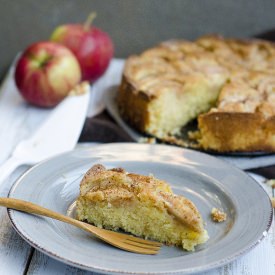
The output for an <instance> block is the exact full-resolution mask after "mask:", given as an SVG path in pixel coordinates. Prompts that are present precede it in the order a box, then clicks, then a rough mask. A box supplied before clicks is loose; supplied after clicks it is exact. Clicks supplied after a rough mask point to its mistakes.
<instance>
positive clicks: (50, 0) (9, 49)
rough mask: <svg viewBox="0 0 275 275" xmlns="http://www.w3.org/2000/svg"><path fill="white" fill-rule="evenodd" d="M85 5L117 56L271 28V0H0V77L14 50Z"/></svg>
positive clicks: (77, 16)
mask: <svg viewBox="0 0 275 275" xmlns="http://www.w3.org/2000/svg"><path fill="white" fill-rule="evenodd" d="M91 11H96V12H97V15H98V16H97V18H96V20H95V23H94V24H95V25H96V26H98V27H100V28H102V29H103V30H105V31H106V32H108V33H109V34H110V36H111V38H112V39H113V41H114V44H115V56H117V57H127V56H128V55H129V54H132V53H138V52H140V51H142V50H143V49H145V48H146V47H149V46H152V45H154V44H156V43H158V42H160V41H162V40H165V39H170V38H187V39H194V38H196V37H198V36H200V35H203V34H206V33H221V34H223V35H226V36H235V37H247V36H251V35H253V34H255V33H259V32H262V31H265V30H268V29H271V28H273V27H274V28H275V1H274V0H238V1H237V0H235V1H234V0H44V1H43V0H0V20H1V21H0V79H2V78H3V76H4V73H5V71H6V70H7V68H8V66H9V64H10V63H11V62H12V60H13V58H14V56H15V55H16V53H17V52H18V51H21V50H23V49H24V48H25V47H26V46H27V45H29V44H31V43H33V42H35V41H39V40H46V39H48V38H49V36H50V34H51V33H52V31H53V29H54V28H55V27H56V26H58V25H60V24H63V23H75V22H83V21H85V18H86V17H87V15H88V14H89V13H90V12H91Z"/></svg>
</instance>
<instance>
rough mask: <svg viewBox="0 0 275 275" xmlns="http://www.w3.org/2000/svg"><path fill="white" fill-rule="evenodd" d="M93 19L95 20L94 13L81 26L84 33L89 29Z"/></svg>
mask: <svg viewBox="0 0 275 275" xmlns="http://www.w3.org/2000/svg"><path fill="white" fill-rule="evenodd" d="M95 18H96V12H91V13H90V14H89V16H88V17H87V19H86V21H85V23H84V25H83V28H84V30H85V31H88V30H89V29H90V27H91V25H92V23H93V21H94V19H95Z"/></svg>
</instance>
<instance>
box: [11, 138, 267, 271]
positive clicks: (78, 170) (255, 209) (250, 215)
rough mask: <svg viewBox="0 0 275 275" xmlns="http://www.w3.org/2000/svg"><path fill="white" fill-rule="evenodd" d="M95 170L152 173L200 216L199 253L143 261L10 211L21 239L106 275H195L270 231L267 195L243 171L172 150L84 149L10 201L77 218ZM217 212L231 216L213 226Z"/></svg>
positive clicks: (165, 252)
mask: <svg viewBox="0 0 275 275" xmlns="http://www.w3.org/2000/svg"><path fill="white" fill-rule="evenodd" d="M95 163H102V164H104V165H105V166H107V167H108V168H110V167H118V166H119V167H124V168H126V169H127V170H128V171H131V172H135V173H142V174H146V175H148V174H149V173H153V174H154V175H155V176H156V177H158V178H160V179H164V180H167V181H168V182H170V183H171V185H172V188H173V190H174V192H175V193H176V194H180V195H184V196H186V197H187V198H189V199H191V200H192V201H193V202H194V203H195V204H196V205H197V207H198V208H199V210H200V212H201V213H202V216H203V218H204V220H205V222H206V228H207V230H208V233H209V235H210V239H209V241H208V242H207V243H206V244H204V245H201V246H199V247H197V249H196V251H195V252H193V253H190V252H185V251H183V250H182V249H180V248H175V247H168V246H164V247H163V248H162V249H161V251H160V253H159V254H158V255H154V256H145V255H139V254H133V253H129V252H125V251H122V250H119V249H117V248H114V247H112V246H109V245H107V244H105V243H103V242H101V241H99V240H97V239H96V238H94V237H91V236H90V235H88V233H86V232H83V231H81V230H79V229H77V228H74V227H73V226H71V225H67V224H64V223H62V222H58V221H55V220H52V219H48V218H43V217H38V216H33V215H29V214H25V213H21V212H17V211H13V210H9V216H10V219H11V221H12V223H13V225H14V227H15V229H16V230H17V232H18V233H19V234H20V235H21V236H22V237H23V238H24V239H25V240H26V241H27V242H29V243H30V244H31V245H32V246H34V247H35V248H37V249H39V250H40V251H42V252H44V253H45V254H47V255H49V256H51V257H53V258H56V259H58V260H60V261H62V262H65V263H67V264H70V265H74V266H77V267H80V268H83V269H87V270H91V271H95V272H99V273H100V272H101V273H112V274H113V273H123V274H125V273H126V274H130V273H131V274H132V273H138V274H168V273H181V274H184V273H192V272H199V271H204V270H208V269H211V268H214V267H218V266H221V265H224V264H226V263H228V262H230V261H232V260H234V259H236V258H237V257H239V256H240V255H242V254H243V253H245V252H247V251H249V250H250V249H251V248H253V247H254V246H255V245H256V244H258V243H259V242H260V241H261V240H262V239H263V238H264V236H266V234H267V231H268V229H269V227H270V224H271V221H272V207H271V204H270V200H269V197H268V195H267V194H266V192H265V191H264V190H263V188H262V187H261V186H260V185H259V184H258V183H257V182H256V181H255V180H253V179H252V178H251V177H249V176H248V175H247V174H245V173H244V172H242V171H240V170H239V169H237V168H235V167H233V166H230V165H228V164H226V163H225V162H222V161H220V160H218V159H217V158H215V157H212V156H209V155H206V154H203V153H200V152H196V151H192V150H188V149H182V148H178V147H174V146H168V145H149V144H136V143H121V144H119V143H116V144H106V145H98V146H93V147H92V148H82V149H81V148H80V149H77V150H75V151H72V152H69V153H66V154H62V155H59V156H56V157H54V158H52V159H49V160H47V161H45V162H42V163H40V164H38V165H36V166H34V167H33V168H32V169H30V170H29V171H28V172H27V173H26V174H24V175H23V176H22V177H21V178H20V179H19V180H18V181H17V182H16V183H15V184H14V186H13V187H12V189H11V191H10V195H9V196H10V197H13V198H20V199H24V200H27V201H31V202H34V203H37V204H40V205H42V206H44V207H48V208H50V209H53V210H55V211H58V212H60V213H63V214H66V213H67V214H68V215H73V213H74V204H73V203H74V201H75V199H76V197H77V195H78V190H79V182H80V179H81V177H82V176H83V174H84V173H85V172H86V171H87V170H88V169H89V168H90V167H91V166H92V165H93V164H95ZM212 207H218V208H222V209H223V210H224V211H225V212H226V213H227V215H228V218H227V220H226V221H225V222H224V223H220V224H216V223H213V222H212V221H211V219H210V216H209V214H210V211H211V209H212Z"/></svg>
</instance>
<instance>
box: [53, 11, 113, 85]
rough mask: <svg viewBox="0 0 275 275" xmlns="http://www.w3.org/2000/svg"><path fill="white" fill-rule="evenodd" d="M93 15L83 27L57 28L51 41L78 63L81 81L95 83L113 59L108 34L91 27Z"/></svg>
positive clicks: (72, 25)
mask: <svg viewBox="0 0 275 275" xmlns="http://www.w3.org/2000/svg"><path fill="white" fill-rule="evenodd" d="M93 18H94V14H91V16H90V17H89V18H88V20H87V21H86V23H85V24H84V25H81V24H67V25H61V26H59V27H57V28H56V29H55V30H54V32H53V34H52V35H51V40H52V41H54V42H58V43H61V44H63V45H65V46H66V47H68V48H69V49H70V50H71V51H72V52H73V53H74V54H75V56H76V58H77V59H78V61H79V64H80V67H81V72H82V80H88V81H95V80H96V79H98V78H99V77H100V76H101V75H102V74H103V73H104V72H105V70H106V69H107V67H108V65H109V63H110V60H111V58H112V57H113V52H114V48H113V43H112V40H111V38H110V37H109V35H108V34H106V33H105V32H103V31H102V30H100V29H99V28H96V27H94V26H91V24H90V23H91V21H92V20H93Z"/></svg>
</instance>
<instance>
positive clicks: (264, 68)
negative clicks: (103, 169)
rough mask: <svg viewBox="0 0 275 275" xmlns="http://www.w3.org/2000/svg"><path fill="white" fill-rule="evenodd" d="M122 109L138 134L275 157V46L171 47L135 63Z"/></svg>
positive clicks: (212, 43) (205, 40)
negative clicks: (184, 133) (184, 134)
mask: <svg viewBox="0 0 275 275" xmlns="http://www.w3.org/2000/svg"><path fill="white" fill-rule="evenodd" d="M117 103H118V107H119V112H120V114H121V116H122V118H123V119H124V120H125V121H127V122H128V123H129V124H130V125H132V126H133V127H134V128H135V129H137V130H138V131H140V132H143V133H146V134H148V135H150V136H153V137H156V138H158V139H160V140H163V141H167V142H170V143H175V144H178V145H183V146H185V145H186V143H185V142H184V140H182V139H181V138H180V136H181V129H182V128H183V127H184V126H186V125H187V124H188V123H189V122H190V121H193V120H195V119H196V120H197V123H198V124H197V130H196V131H192V132H190V133H189V138H190V139H193V140H195V141H196V142H195V144H196V146H197V147H198V148H201V149H204V150H214V151H217V152H254V151H263V152H275V45H274V44H273V43H270V42H266V41H262V40H247V41H244V40H236V39H225V38H222V37H219V36H204V37H201V38H199V39H198V40H196V41H194V42H191V41H184V40H171V41H167V42H163V43H161V44H160V45H158V46H156V47H154V48H151V49H148V50H146V51H145V52H143V53H141V54H140V55H136V56H130V57H129V58H128V59H127V60H126V63H125V67H124V72H123V76H122V81H121V85H120V87H119V91H118V95H117Z"/></svg>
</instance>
